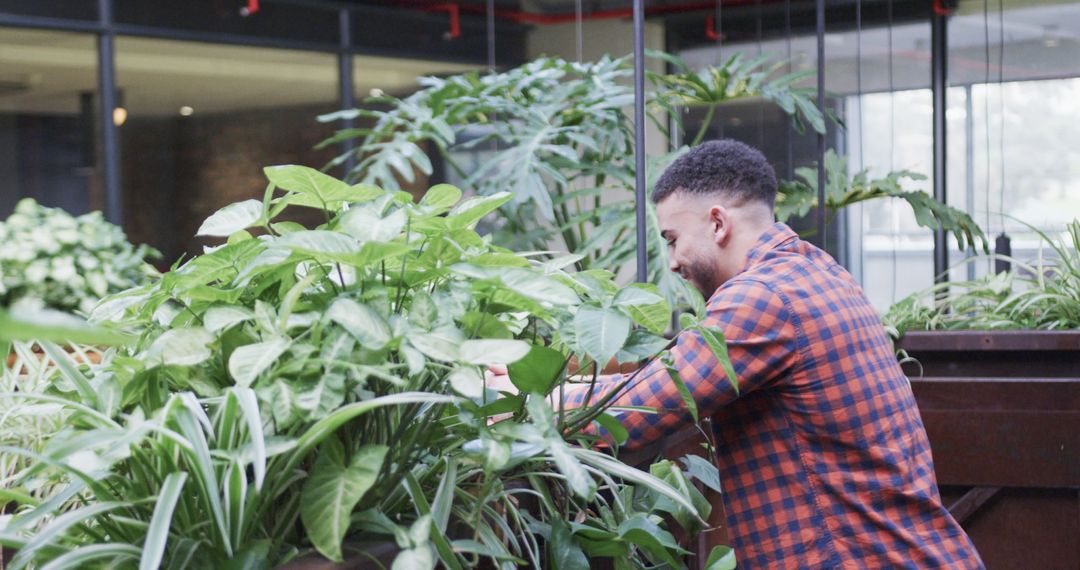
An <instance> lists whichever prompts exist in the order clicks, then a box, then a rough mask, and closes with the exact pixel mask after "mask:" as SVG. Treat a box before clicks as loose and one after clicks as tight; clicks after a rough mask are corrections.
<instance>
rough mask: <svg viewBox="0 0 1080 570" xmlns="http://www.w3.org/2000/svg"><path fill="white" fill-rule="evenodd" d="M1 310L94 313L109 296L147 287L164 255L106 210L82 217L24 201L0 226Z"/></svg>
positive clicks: (27, 200) (21, 201)
mask: <svg viewBox="0 0 1080 570" xmlns="http://www.w3.org/2000/svg"><path fill="white" fill-rule="evenodd" d="M0 243H2V244H3V245H2V247H0V306H8V307H11V306H20V307H25V308H28V309H41V308H52V309H57V310H61V311H71V312H81V313H89V312H90V310H91V309H93V308H94V305H96V304H97V302H98V301H99V300H100V299H101V298H102V297H104V296H105V295H108V294H111V293H116V292H118V291H123V290H125V289H128V288H131V287H135V286H138V285H142V284H144V283H146V282H147V281H148V280H149V279H150V278H151V277H153V276H155V275H157V271H156V270H155V269H154V268H153V267H152V266H151V265H150V264H148V263H147V262H146V260H147V259H148V258H152V257H158V256H160V255H161V254H160V253H158V251H157V250H155V249H154V248H152V247H149V246H147V245H139V246H135V245H133V244H132V243H131V242H129V241H128V240H127V236H125V235H124V231H123V230H122V229H120V227H119V226H116V225H114V224H111V223H109V222H107V221H106V220H105V218H104V216H102V215H101V212H91V213H89V214H84V215H81V216H78V217H75V216H72V215H71V214H68V213H67V212H65V211H64V210H62V209H60V208H48V207H45V206H42V205H41V204H39V203H37V202H36V201H35V200H34V199H33V198H24V199H22V200H20V201H19V203H18V204H17V205H16V206H15V211H14V212H13V213H12V214H11V216H9V217H8V219H7V220H4V221H2V222H0Z"/></svg>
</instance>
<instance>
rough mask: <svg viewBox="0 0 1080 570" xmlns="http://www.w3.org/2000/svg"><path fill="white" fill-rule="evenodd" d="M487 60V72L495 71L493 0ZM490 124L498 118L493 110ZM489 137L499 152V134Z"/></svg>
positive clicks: (490, 0)
mask: <svg viewBox="0 0 1080 570" xmlns="http://www.w3.org/2000/svg"><path fill="white" fill-rule="evenodd" d="M486 15H487V60H488V73H491V74H494V73H495V0H487V14H486ZM490 119H491V125H492V129H493V131H494V130H495V121H496V120H498V115H497V114H496V113H495V112H492V113H491V116H490ZM494 135H495V136H493V137H492V138H491V142H492V148H493V149H494V151H495V152H499V134H498V132H494Z"/></svg>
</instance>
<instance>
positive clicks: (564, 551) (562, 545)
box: [548, 519, 589, 570]
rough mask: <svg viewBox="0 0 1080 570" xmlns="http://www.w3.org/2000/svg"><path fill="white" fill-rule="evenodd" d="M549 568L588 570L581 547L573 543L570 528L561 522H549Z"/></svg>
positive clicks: (586, 560) (587, 563)
mask: <svg viewBox="0 0 1080 570" xmlns="http://www.w3.org/2000/svg"><path fill="white" fill-rule="evenodd" d="M548 556H550V557H551V558H550V560H551V567H552V568H559V569H560V570H589V561H588V559H586V558H585V553H584V552H582V551H581V547H580V546H578V544H577V543H576V542H574V535H573V534H571V533H570V527H569V525H567V524H566V523H565V522H563V521H561V520H558V519H556V520H553V521H551V540H550V541H548Z"/></svg>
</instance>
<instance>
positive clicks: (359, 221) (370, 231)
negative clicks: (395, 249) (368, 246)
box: [339, 206, 407, 242]
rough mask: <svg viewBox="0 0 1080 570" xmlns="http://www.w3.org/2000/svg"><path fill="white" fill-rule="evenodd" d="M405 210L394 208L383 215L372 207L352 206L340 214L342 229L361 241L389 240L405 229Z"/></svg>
mask: <svg viewBox="0 0 1080 570" xmlns="http://www.w3.org/2000/svg"><path fill="white" fill-rule="evenodd" d="M406 222H407V219H406V217H405V210H395V211H394V212H393V213H392V214H390V215H388V216H386V217H383V216H381V215H379V212H378V211H377V209H376V208H374V207H365V206H360V207H357V208H352V209H350V210H349V211H347V212H345V213H344V214H342V216H341V221H340V222H339V223H340V225H341V229H342V231H344V232H346V233H348V234H349V235H351V236H353V237H354V238H356V239H358V240H360V241H362V242H367V241H389V240H392V239H394V238H396V237H397V236H398V235H399V234H401V231H402V230H403V229H405V223H406Z"/></svg>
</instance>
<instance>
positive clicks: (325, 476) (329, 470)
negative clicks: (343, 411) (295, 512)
mask: <svg viewBox="0 0 1080 570" xmlns="http://www.w3.org/2000/svg"><path fill="white" fill-rule="evenodd" d="M387 450H388V448H387V447H386V446H385V445H374V444H369V445H365V446H363V447H361V448H360V449H359V450H357V451H356V453H354V454H353V457H352V460H351V461H350V462H349V464H348V465H347V466H346V465H345V461H344V451H343V450H342V449H341V443H340V442H339V441H338V440H337V439H335V438H330V439H328V440H326V441H325V442H324V443H323V446H322V448H321V449H320V453H319V457H318V459H316V460H315V465H314V466H313V467H312V469H311V473H310V474H309V475H308V478H307V480H306V481H305V482H304V488H303V490H301V492H300V519H301V521H303V523H304V529H305V530H307V534H308V538H310V539H311V543H312V544H313V545H315V548H316V549H318V551H319V552H320V553H322V555H323V556H326V557H327V558H329V559H331V560H333V561H335V562H341V561H342V556H341V541H342V539H344V538H345V533H346V531H348V529H349V516H350V515H351V514H352V511H353V508H354V507H355V506H356V504H357V503H358V502H360V499H361V498H363V496H364V493H366V492H367V491H368V489H371V487H372V485H374V484H375V478H376V477H377V476H378V474H379V471H380V470H381V469H382V464H383V460H384V459H385V458H386V452H387Z"/></svg>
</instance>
